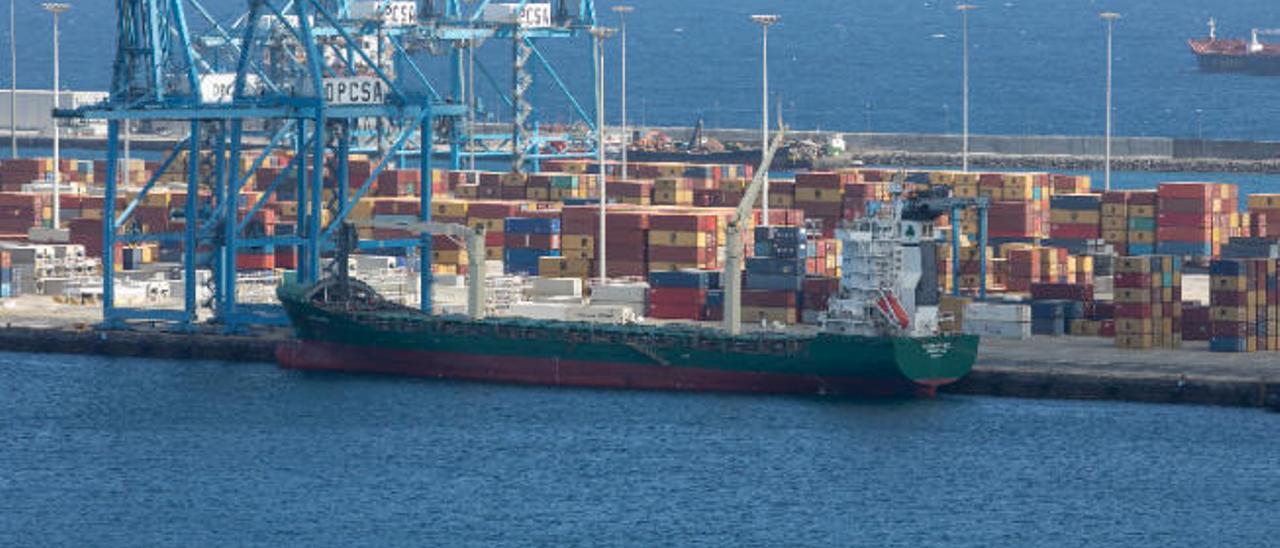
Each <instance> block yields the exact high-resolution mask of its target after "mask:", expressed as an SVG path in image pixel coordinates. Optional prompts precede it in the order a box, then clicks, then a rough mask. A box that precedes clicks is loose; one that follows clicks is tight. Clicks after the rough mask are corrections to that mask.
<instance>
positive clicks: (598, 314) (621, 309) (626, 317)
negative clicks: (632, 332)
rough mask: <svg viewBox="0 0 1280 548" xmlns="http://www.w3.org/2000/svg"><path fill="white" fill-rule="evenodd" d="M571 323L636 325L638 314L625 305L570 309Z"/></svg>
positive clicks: (595, 305)
mask: <svg viewBox="0 0 1280 548" xmlns="http://www.w3.org/2000/svg"><path fill="white" fill-rule="evenodd" d="M569 321H573V322H595V323H614V324H619V323H634V322H635V321H636V314H635V311H634V310H633V309H631V308H630V307H628V306H625V305H617V304H615V305H600V304H593V305H588V306H578V307H574V308H570V309H569Z"/></svg>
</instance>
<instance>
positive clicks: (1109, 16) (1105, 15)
mask: <svg viewBox="0 0 1280 548" xmlns="http://www.w3.org/2000/svg"><path fill="white" fill-rule="evenodd" d="M1098 18H1099V19H1102V20H1103V21H1106V22H1108V23H1110V22H1112V21H1115V20H1117V19H1119V18H1120V14H1118V13H1116V12H1114V11H1104V12H1102V13H1100V14H1098Z"/></svg>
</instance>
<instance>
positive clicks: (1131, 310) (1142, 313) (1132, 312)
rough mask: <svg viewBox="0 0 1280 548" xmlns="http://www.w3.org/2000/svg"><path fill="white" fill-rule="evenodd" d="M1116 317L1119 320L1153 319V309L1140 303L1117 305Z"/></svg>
mask: <svg viewBox="0 0 1280 548" xmlns="http://www.w3.org/2000/svg"><path fill="white" fill-rule="evenodd" d="M1115 317H1117V318H1150V317H1152V308H1151V305H1149V304H1140V303H1116V306H1115Z"/></svg>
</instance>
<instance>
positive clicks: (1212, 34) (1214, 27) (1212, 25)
mask: <svg viewBox="0 0 1280 548" xmlns="http://www.w3.org/2000/svg"><path fill="white" fill-rule="evenodd" d="M1217 39H1218V22H1217V21H1215V20H1214V19H1213V18H1212V17H1210V18H1209V41H1211V42H1212V41H1216V40H1217Z"/></svg>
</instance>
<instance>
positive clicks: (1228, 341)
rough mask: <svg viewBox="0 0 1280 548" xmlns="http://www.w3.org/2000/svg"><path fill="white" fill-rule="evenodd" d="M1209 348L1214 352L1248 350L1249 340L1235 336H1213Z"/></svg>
mask: <svg viewBox="0 0 1280 548" xmlns="http://www.w3.org/2000/svg"><path fill="white" fill-rule="evenodd" d="M1209 350H1210V351H1212V352H1248V351H1249V342H1248V341H1247V340H1245V339H1237V338H1234V337H1213V338H1211V339H1209Z"/></svg>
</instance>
